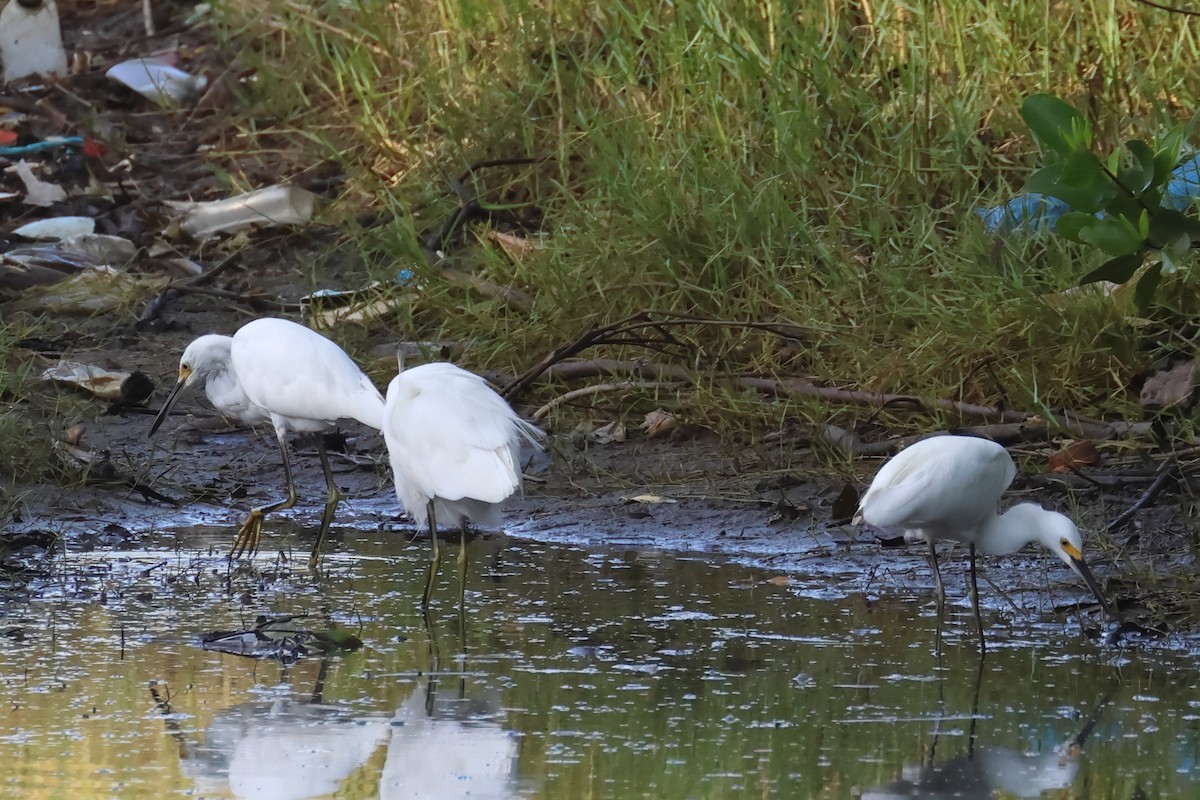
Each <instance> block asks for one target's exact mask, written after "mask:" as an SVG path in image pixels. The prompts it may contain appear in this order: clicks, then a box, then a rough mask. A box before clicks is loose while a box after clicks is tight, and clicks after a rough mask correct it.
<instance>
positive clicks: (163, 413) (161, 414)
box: [147, 381, 186, 437]
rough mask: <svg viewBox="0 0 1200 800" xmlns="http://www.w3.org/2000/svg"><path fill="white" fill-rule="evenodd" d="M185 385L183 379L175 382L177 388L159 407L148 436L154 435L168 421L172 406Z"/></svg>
mask: <svg viewBox="0 0 1200 800" xmlns="http://www.w3.org/2000/svg"><path fill="white" fill-rule="evenodd" d="M185 385H186V384H185V383H184V382H183V381H179V382H177V383H176V384H175V388H174V389H172V390H171V393H170V394H169V395H167V399H166V401H165V402H164V403H163V404H162V408H161V409H159V411H158V416H157V417H155V418H154V424H153V425H151V426H150V433H148V434H147V437H150V436H153V435H154V432H155V431H157V430H158V428H159V426H160V425H162V424H163V423H164V422H166V421H167V414H169V413H171V406H173V405H174V404H175V400H176V398H178V397H179V393H180V392H182V391H183V387H184V386H185Z"/></svg>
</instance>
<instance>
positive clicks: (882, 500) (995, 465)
mask: <svg viewBox="0 0 1200 800" xmlns="http://www.w3.org/2000/svg"><path fill="white" fill-rule="evenodd" d="M1016 474H1017V468H1016V465H1014V464H1013V460H1012V457H1011V456H1010V455H1009V454H1008V451H1007V450H1005V449H1004V448H1003V447H1002V446H1001V445H999V444H997V443H996V442H993V441H990V440H988V439H979V438H976V437H973V436H954V435H948V436H932V437H930V438H928V439H922V440H921V441H919V442H916V443H915V444H913V445H910V446H909V447H907V448H905V449H904V450H902V451H901V452H899V453H898V454H897V455H896V456H895V457H893V458H892V459H891V460H890V461H888V462H887V463H886V464H884V465H883V467H881V468H880V470H879V472H878V473H877V474H876V475H875V480H873V481H872V482H871V486H870V488H869V489H867V492H866V494H864V495H863V497H862V502H861V503H860V504H859V508H858V513H857V514H856V515H855V517H854V521H855V522H856V523H857V522H859V521H862V520H865V521H867V522H869V523H870V524H872V525H875V526H876V527H880V528H903V529H904V530H905V532H906V533H907V534H908V535H910V536H913V537H916V538H920V539H924V540H925V541H926V542H928V543H929V558H930V562H931V564H932V565H933V575H934V580H935V581H936V582H937V590H938V607H939V611H941V609H942V608H943V607H944V604H945V601H946V592H945V588H944V587H943V586H942V576H941V573H940V572H939V571H938V565H937V551H936V550H935V549H934V540H935V539H953V540H955V541H958V542H962V543H964V544H967V545H969V546H970V554H971V573H970V574H971V603H972V607H973V609H974V611H975V620H976V623H977V624H978V625H979V637H980V647H981V649H985V648H986V645H985V644H984V643H983V620H982V617H981V616H980V613H979V586H978V583H977V580H976V574H975V552H976V551H977V550H978V551H979V552H981V553H985V554H990V555H991V554H994V555H1006V554H1008V553H1015V552H1016V551H1018V550H1020V549H1021V548H1022V547H1024V546H1025V545H1026V544H1029V543H1030V542H1036V543H1038V544H1040V545H1042V546H1043V547H1045V548H1046V549H1047V550H1049V551H1050V552H1052V553H1054V554H1055V555H1056V556H1058V557H1059V558H1060V559H1062V560H1063V561H1064V562H1065V563H1066V564H1067V566H1069V567H1070V568H1071V569H1073V570H1074V571H1075V572H1076V573H1077V574H1078V575H1079V577H1081V578H1082V579H1083V582H1084V583H1086V584H1087V586H1088V588H1089V589H1090V590H1091V591H1092V594H1094V595H1095V596H1096V599H1097V600H1098V601H1099V602H1100V606H1101V608H1103V609H1104V611H1105V613H1107V614H1109V615H1110V616H1111V615H1112V611H1111V609H1110V608H1109V605H1108V602H1107V601H1106V600H1105V599H1104V595H1103V593H1102V592H1101V591H1100V587H1099V586H1098V585H1097V583H1096V579H1095V578H1093V577H1092V573H1091V570H1089V569H1088V567H1087V564H1086V563H1085V562H1084V560H1083V553H1082V548H1083V540H1082V538H1081V537H1080V535H1079V529H1078V528H1076V527H1075V523H1074V522H1072V521H1071V520H1070V519H1069V518H1068V517H1066V516H1064V515H1062V514H1059V513H1058V512H1055V511H1047V510H1046V509H1044V508H1042V507H1040V506H1038V505H1036V504H1034V503H1020V504H1018V505H1015V506H1013V507H1012V508H1010V509H1008V510H1007V511H1005V512H1004V513H1003V514H998V513H997V504H998V503H999V501H1000V495H1002V494H1003V493H1004V490H1005V489H1007V488H1008V485H1009V484H1010V483H1012V480H1013V478H1014V477H1015V476H1016Z"/></svg>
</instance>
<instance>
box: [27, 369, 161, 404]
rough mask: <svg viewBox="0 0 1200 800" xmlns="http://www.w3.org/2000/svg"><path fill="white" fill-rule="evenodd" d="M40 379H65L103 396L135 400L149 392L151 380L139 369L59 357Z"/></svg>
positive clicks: (152, 385) (144, 397) (143, 398)
mask: <svg viewBox="0 0 1200 800" xmlns="http://www.w3.org/2000/svg"><path fill="white" fill-rule="evenodd" d="M42 380H44V381H56V382H58V383H67V384H70V385H71V386H75V387H77V388H80V389H83V390H84V391H87V392H90V393H92V394H94V395H96V396H97V397H99V398H101V399H103V400H124V401H126V402H133V403H138V402H141V401H142V400H145V399H146V398H147V397H149V396H150V392H151V391H153V390H154V384H153V383H151V382H150V380H149V379H148V378H147V377H146V376H145V375H144V374H142V373H140V372H113V371H110V370H107V369H104V368H103V367H98V366H96V365H94V364H85V363H83V362H81V361H59V362H58V363H57V364H55V365H54V366H53V367H50V368H49V369H47V370H46V371H45V372H43V373H42Z"/></svg>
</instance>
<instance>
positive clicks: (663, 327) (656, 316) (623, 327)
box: [500, 311, 807, 402]
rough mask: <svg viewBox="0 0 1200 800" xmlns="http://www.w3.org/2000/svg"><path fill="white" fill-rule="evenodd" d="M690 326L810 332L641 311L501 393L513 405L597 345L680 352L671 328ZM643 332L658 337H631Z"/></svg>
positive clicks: (592, 332) (592, 334)
mask: <svg viewBox="0 0 1200 800" xmlns="http://www.w3.org/2000/svg"><path fill="white" fill-rule="evenodd" d="M687 325H695V326H702V327H719V328H744V329H747V330H760V331H766V332H768V333H774V334H776V335H778V336H782V337H784V338H788V339H801V338H803V336H804V334H805V333H806V332H807V331H806V329H805V328H803V327H801V326H799V325H795V324H792V323H787V322H783V323H778V322H775V323H773V322H747V321H741V320H728V319H705V318H702V317H692V316H688V315H686V314H675V313H671V312H662V311H639V312H638V313H636V314H631V315H630V316H628V317H625V318H623V319H619V320H617V321H616V322H612V323H609V324H607V325H596V326H593V327H591V328H589V329H587V330H586V331H584V332H583V333H581V334H580V335H579V336H578V337H577V338H575V339H574V340H573V341H571V342H568V343H567V344H564V345H562V346H560V347H557V348H555V349H554V350H552V351H551V352H550V353H549V354H547V355H546V357H545V358H543V359H542V360H541V361H539V362H538V363H537V364H536V365H535V366H533V367H531V368H530V369H528V370H526V371H525V372H524V373H522V374H521V375H519V376H517V377H516V378H514V379H513V380H511V381H509V382H508V383H507V384H506V385H505V386H504V387H503V389H501V392H500V394H501V395H503V396H504V397H505V398H507V399H508V400H509V402H512V400H513V399H514V398H516V397H517V396H519V395H520V394H521V393H522V392H524V391H525V390H526V389H528V388H529V387H530V386H531V385H532V384H533V383H534V382H535V381H537V380H538V378H540V377H541V376H542V375H543V374H544V373H546V372H547V371H549V370H550V369H551V367H554V366H555V365H557V364H559V363H560V362H564V361H566V360H567V359H569V358H572V357H573V356H576V355H578V354H579V353H582V352H583V351H584V350H587V349H588V348H589V347H595V346H597V345H634V346H638V347H645V348H647V349H650V350H657V351H660V352H661V351H663V350H665V349H678V348H680V347H682V342H680V341H679V340H678V339H676V338H675V337H674V336H673V335H672V334H671V333H670V331H669V329H670V328H677V327H681V326H687ZM639 331H645V332H647V333H650V334H657V335H649V336H643V337H636V336H630V335H629V334H633V333H637V332H639ZM589 363H591V364H593V365H595V368H596V369H612V370H614V373H615V371H616V370H618V369H621V368H622V367H620V366H619V365H622V364H634V363H637V362H621V361H611V360H607V359H597V360H595V361H592V362H589ZM661 369H671V370H674V369H678V370H680V371H678V372H676V374H677V375H679V376H680V377H679V380H693V381H694V380H695V378H694V377H692V376H691V374H690V373H689V372H687V370H683V369H682V368H674V367H661ZM685 376H686V377H685Z"/></svg>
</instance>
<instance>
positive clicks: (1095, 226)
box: [1079, 217, 1146, 256]
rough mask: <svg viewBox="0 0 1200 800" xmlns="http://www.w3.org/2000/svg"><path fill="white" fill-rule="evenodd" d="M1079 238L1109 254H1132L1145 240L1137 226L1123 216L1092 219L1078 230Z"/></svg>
mask: <svg viewBox="0 0 1200 800" xmlns="http://www.w3.org/2000/svg"><path fill="white" fill-rule="evenodd" d="M1079 239H1080V241H1082V242H1084V243H1085V244H1090V245H1092V246H1093V247H1095V248H1098V249H1100V250H1102V251H1104V252H1105V253H1108V254H1109V255H1110V256H1127V255H1133V254H1134V253H1136V252H1138V251H1139V250H1141V249H1142V247H1143V246H1144V245H1145V242H1146V240H1145V239H1143V238H1142V237H1141V235H1139V234H1138V231H1137V228H1135V227H1134V226H1133V223H1131V222H1130V221H1129V220H1127V219H1125V218H1124V217H1104V218H1103V219H1093V220H1092V221H1091V222H1090V223H1088V224H1087V225H1085V226H1083V227H1082V228H1080V230H1079Z"/></svg>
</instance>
